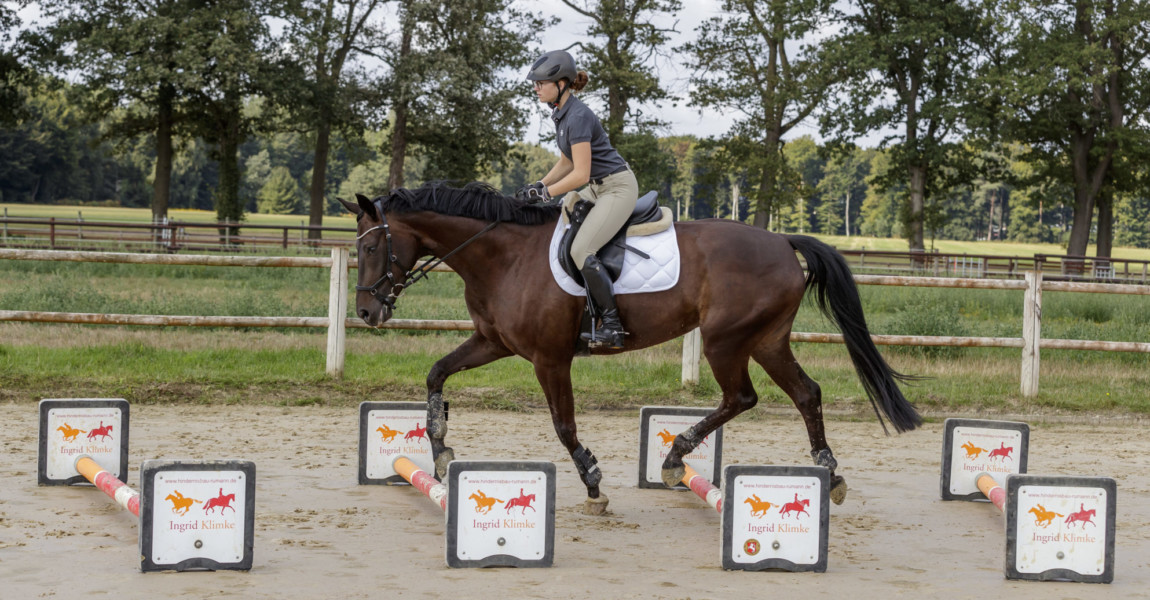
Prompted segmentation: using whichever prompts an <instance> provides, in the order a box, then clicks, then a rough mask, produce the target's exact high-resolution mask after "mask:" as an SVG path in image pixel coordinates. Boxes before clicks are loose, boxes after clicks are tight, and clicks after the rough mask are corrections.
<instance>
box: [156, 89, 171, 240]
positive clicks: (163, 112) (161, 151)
mask: <svg viewBox="0 0 1150 600" xmlns="http://www.w3.org/2000/svg"><path fill="white" fill-rule="evenodd" d="M175 97H176V91H175V89H173V87H172V86H171V85H169V84H164V85H162V86H160V94H159V98H158V99H157V103H158V104H157V107H156V108H157V122H156V176H155V179H154V180H153V181H152V222H153V223H159V222H161V221H163V220H164V219H165V218H167V216H168V204H169V201H170V198H171V193H172V104H173V103H174V102H175Z"/></svg>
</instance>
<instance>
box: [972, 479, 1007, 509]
mask: <svg viewBox="0 0 1150 600" xmlns="http://www.w3.org/2000/svg"><path fill="white" fill-rule="evenodd" d="M974 483H975V484H976V485H978V491H980V492H982V495H984V496H986V498H987V499H988V500H990V501H991V502H993V503H994V505H995V506H997V507H998V510H1001V511H1002V512H1006V508H1005V506H1006V490H1004V489H1002V486H1000V485H998V482H997V481H995V480H994V478H993V477H991V476H990V474H989V473H986V472H983V473H979V474H978V475H977V476H976V477H975V478H974Z"/></svg>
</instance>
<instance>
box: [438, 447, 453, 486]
mask: <svg viewBox="0 0 1150 600" xmlns="http://www.w3.org/2000/svg"><path fill="white" fill-rule="evenodd" d="M453 460H455V451H454V450H452V449H451V448H444V449H443V450H441V451H440V452H439V456H436V457H435V474H436V475H437V476H438V477H439V478H440V479H443V478H444V477H447V463H450V462H451V461H453Z"/></svg>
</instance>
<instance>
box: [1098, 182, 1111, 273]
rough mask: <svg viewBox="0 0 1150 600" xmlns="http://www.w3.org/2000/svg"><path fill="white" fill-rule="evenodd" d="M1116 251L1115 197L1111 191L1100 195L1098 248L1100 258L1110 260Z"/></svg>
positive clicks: (1104, 191)
mask: <svg viewBox="0 0 1150 600" xmlns="http://www.w3.org/2000/svg"><path fill="white" fill-rule="evenodd" d="M1113 251H1114V197H1113V194H1111V192H1110V190H1102V191H1101V192H1099V193H1098V248H1097V250H1096V252H1095V253H1094V254H1095V256H1098V257H1099V258H1102V257H1105V258H1110V256H1111V255H1112V254H1113Z"/></svg>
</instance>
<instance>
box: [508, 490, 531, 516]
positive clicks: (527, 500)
mask: <svg viewBox="0 0 1150 600" xmlns="http://www.w3.org/2000/svg"><path fill="white" fill-rule="evenodd" d="M534 502H535V494H526V495H525V494H524V493H523V488H519V497H518V498H512V499H510V500H508V501H507V504H504V505H503V508H504V509H506V510H507V513H508V514H510V513H511V509H513V508H519V509H520V514H523V515H525V514H527V509H529V508H530V509H531V510H532V511H533V512H538V511H536V510H535V507H534V506H531V504H532V503H534Z"/></svg>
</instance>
